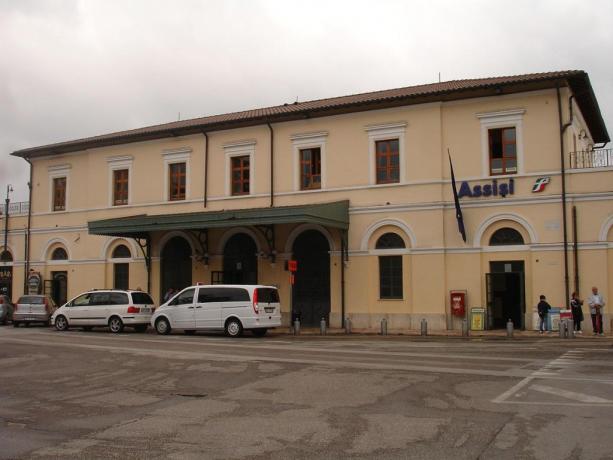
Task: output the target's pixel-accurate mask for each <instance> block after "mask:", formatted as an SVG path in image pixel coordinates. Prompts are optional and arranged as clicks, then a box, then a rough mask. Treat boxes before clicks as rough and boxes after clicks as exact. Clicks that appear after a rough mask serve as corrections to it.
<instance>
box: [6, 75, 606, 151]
mask: <svg viewBox="0 0 613 460" xmlns="http://www.w3.org/2000/svg"><path fill="white" fill-rule="evenodd" d="M559 80H566V81H569V80H577V81H580V82H582V83H583V84H584V86H587V87H588V89H589V93H590V94H591V96H592V97H591V99H590V100H583V104H582V100H580V98H579V97H578V102H579V103H580V106H581V109H582V112H584V114H585V113H586V112H590V111H592V112H594V114H593V116H592V117H590V116H589V113H588V114H587V116H586V120H587V121H588V124H590V122H591V125H592V126H590V128H591V129H592V131H593V132H594V133H595V134H594V137H595V140H596V141H597V142H607V141H608V140H609V139H608V133H607V131H606V127H605V126H604V121H603V120H602V115H601V114H600V109H599V108H598V104H597V102H596V98H595V96H594V95H593V91H592V89H591V85H590V83H589V78H588V77H587V74H586V73H585V72H584V71H581V70H567V71H557V72H544V73H532V74H525V75H513V76H504V77H493V78H476V79H468V80H452V81H446V82H441V83H430V84H425V85H417V86H408V87H404V88H395V89H388V90H383V91H374V92H369V93H360V94H352V95H348V96H339V97H332V98H326V99H317V100H312V101H305V102H297V103H291V104H283V105H277V106H272V107H264V108H259V109H253V110H245V111H241V112H233V113H226V114H221V115H212V116H207V117H200V118H193V119H190V120H182V121H175V122H171V123H164V124H159V125H154V126H147V127H143V128H137V129H131V130H126V131H119V132H115V133H110V134H103V135H100V136H93V137H88V138H83V139H76V140H71V141H66V142H59V143H56V144H50V145H45V146H41V147H33V148H28V149H23V150H18V151H16V152H13V155H16V156H21V157H28V156H39V155H45V154H46V155H48V154H52V153H63V152H68V151H78V150H82V149H85V148H91V147H99V146H104V145H113V144H120V143H124V142H125V143H127V142H136V141H139V140H144V139H149V138H159V137H164V134H166V135H168V134H169V133H172V134H173V135H179V134H189V133H190V132H198V131H208V130H210V131H213V130H216V129H228V128H232V127H235V126H241V125H245V124H260V123H266V122H275V121H284V120H291V119H296V118H299V116H300V115H301V114H304V115H307V116H324V115H325V112H333V111H345V112H350V111H360V110H367V108H365V107H366V106H368V105H376V104H379V105H381V104H386V103H388V104H393V103H394V101H398V102H405V101H406V103H407V104H409V103H410V100H411V99H417V98H420V97H428V96H437V95H438V96H441V98H442V97H443V96H444V95H448V96H450V97H449V99H453V98H454V97H453V96H454V93H458V94H457V95H456V96H457V97H455V98H457V99H461V98H467V97H471V96H470V95H464V94H460V93H464V92H466V91H471V90H484V89H488V88H506V87H508V86H510V85H521V84H533V85H534V84H538V83H539V82H552V84H551V86H550V87H554V82H555V81H559ZM571 86H572V85H571ZM584 92H585V91H584ZM352 108H353V109H352ZM376 108H378V107H376ZM292 117H294V118H292ZM605 139H606V140H605Z"/></svg>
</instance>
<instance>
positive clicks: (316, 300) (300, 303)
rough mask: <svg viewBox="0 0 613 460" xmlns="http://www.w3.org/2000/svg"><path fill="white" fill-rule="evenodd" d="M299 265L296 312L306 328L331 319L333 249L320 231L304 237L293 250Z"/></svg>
mask: <svg viewBox="0 0 613 460" xmlns="http://www.w3.org/2000/svg"><path fill="white" fill-rule="evenodd" d="M292 252H293V259H294V260H296V261H297V262H298V271H297V272H296V274H295V284H294V287H293V289H292V311H293V314H294V315H299V316H300V323H301V324H302V325H304V326H317V325H319V322H320V321H321V319H322V318H325V319H326V321H327V322H329V319H330V245H329V244H328V240H327V239H326V237H325V236H324V235H322V234H321V233H320V232H318V231H317V230H307V231H305V232H303V233H301V234H300V235H299V236H298V237H297V238H296V240H295V241H294V245H293V246H292Z"/></svg>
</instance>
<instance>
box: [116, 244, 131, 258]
mask: <svg viewBox="0 0 613 460" xmlns="http://www.w3.org/2000/svg"><path fill="white" fill-rule="evenodd" d="M130 257H132V253H131V252H130V250H129V249H128V248H127V247H126V246H125V245H124V244H120V245H119V246H117V247H116V248H115V249H113V259H129V258H130Z"/></svg>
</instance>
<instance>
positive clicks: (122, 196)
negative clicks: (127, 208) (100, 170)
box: [113, 168, 130, 206]
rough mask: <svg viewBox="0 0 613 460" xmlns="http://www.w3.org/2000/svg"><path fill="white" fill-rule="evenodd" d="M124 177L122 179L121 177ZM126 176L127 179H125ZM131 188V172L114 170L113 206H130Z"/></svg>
mask: <svg viewBox="0 0 613 460" xmlns="http://www.w3.org/2000/svg"><path fill="white" fill-rule="evenodd" d="M119 176H122V177H119ZM123 176H125V177H123ZM129 187H130V170H129V169H128V168H125V169H114V170H113V206H123V205H126V204H128V197H129Z"/></svg>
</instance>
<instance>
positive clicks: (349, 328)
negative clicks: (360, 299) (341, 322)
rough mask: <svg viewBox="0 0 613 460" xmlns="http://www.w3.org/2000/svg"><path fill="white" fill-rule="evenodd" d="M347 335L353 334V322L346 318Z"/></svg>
mask: <svg viewBox="0 0 613 460" xmlns="http://www.w3.org/2000/svg"><path fill="white" fill-rule="evenodd" d="M345 334H351V320H350V319H349V318H345Z"/></svg>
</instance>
